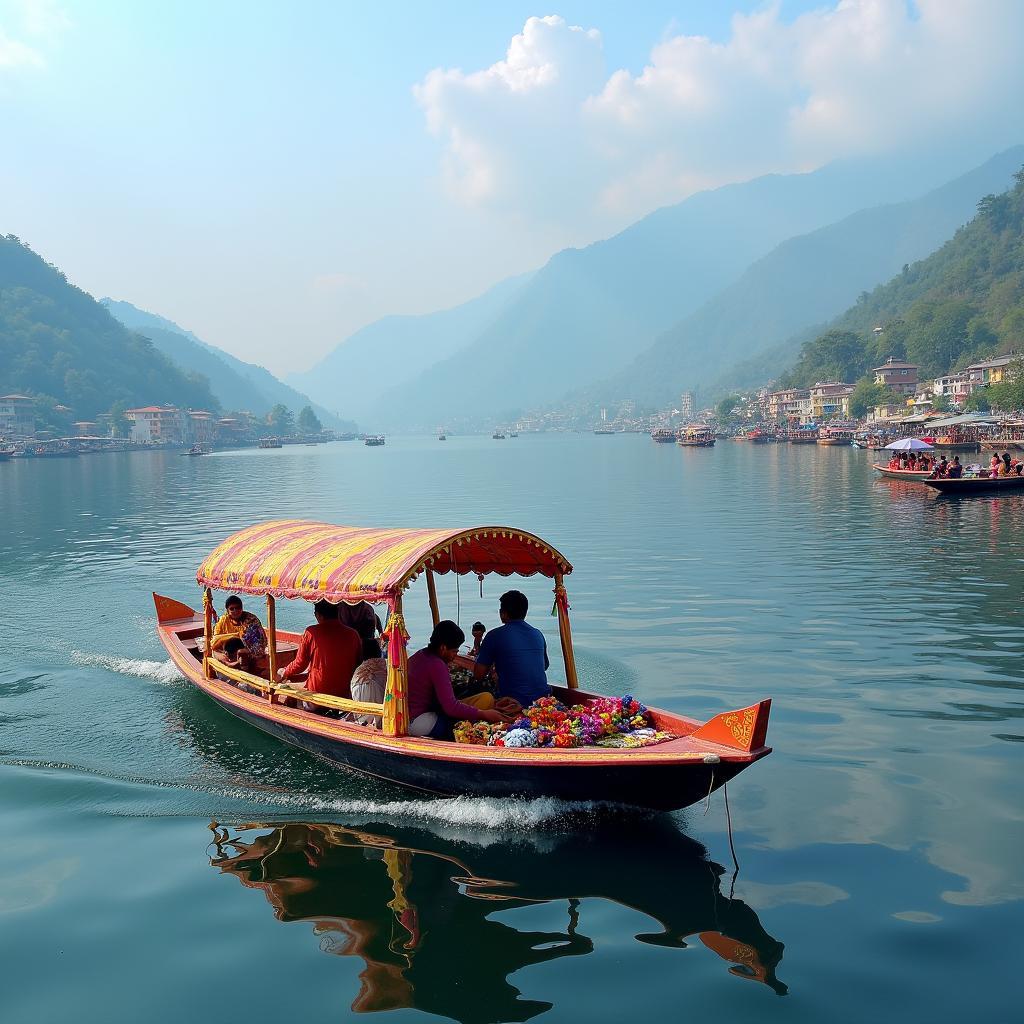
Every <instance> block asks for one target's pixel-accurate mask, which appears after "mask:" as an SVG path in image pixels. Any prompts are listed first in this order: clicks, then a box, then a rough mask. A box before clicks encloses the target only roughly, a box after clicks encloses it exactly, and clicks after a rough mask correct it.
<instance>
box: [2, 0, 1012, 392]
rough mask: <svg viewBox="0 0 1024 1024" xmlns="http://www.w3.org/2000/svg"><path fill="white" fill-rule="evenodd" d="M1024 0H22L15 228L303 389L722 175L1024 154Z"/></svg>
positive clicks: (6, 73)
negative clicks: (429, 315)
mask: <svg viewBox="0 0 1024 1024" xmlns="http://www.w3.org/2000/svg"><path fill="white" fill-rule="evenodd" d="M1021 39H1024V2H1021V0H916V2H911V0H838V2H836V0H832V2H818V3H814V2H801V0H793V2H787V0H780V2H775V3H763V2H757V3H752V2H751V3H743V2H738V0H732V2H729V0H706V2H705V0H689V2H687V0H676V2H662V0H650V2H643V3H632V4H629V3H625V2H620V3H612V2H607V0H592V2H587V3H583V2H554V0H552V3H551V5H550V6H546V7H536V6H527V5H524V4H521V3H514V2H508V3H506V2H500V0H495V2H490V3H487V4H481V3H472V2H470V0H462V2H452V0H445V2H425V0H406V2H404V3H398V2H389V0H383V2H375V3H373V4H368V3H347V2H340V0H336V2H323V3H321V2H311V0H310V2H302V0H298V2H295V3H291V4H287V5H286V4H284V3H281V2H278V3H268V2H262V0H245V2H240V0H220V2H209V0H208V2H194V0H165V2H158V0H147V2H145V3H137V2H130V0H83V2H75V0H67V2H61V0H0V233H3V234H14V235H17V236H18V237H20V238H21V239H22V240H23V241H24V242H26V243H27V244H29V245H30V246H31V247H32V248H33V249H34V250H35V251H36V252H38V253H40V254H41V255H42V256H43V257H44V258H45V259H46V260H47V261H49V262H51V263H53V264H55V265H56V266H58V267H60V268H61V269H62V270H63V271H64V272H65V273H66V274H67V276H68V278H69V280H71V281H72V282H73V283H75V284H77V285H79V286H80V287H82V288H84V289H86V290H87V291H89V292H90V293H92V294H93V295H95V296H97V297H100V296H106V295H109V296H111V297H113V298H117V299H124V300H127V301H129V302H132V303H134V304H135V305H137V306H139V307H141V308H143V309H147V310H150V311H152V312H155V313H159V314H160V315H162V316H165V317H168V318H170V319H172V320H174V321H176V322H177V323H179V324H181V325H182V326H183V327H186V328H187V329H189V330H192V331H193V332H195V333H196V334H197V335H199V336H200V337H201V338H203V339H204V340H206V341H208V342H210V343H212V344H215V345H218V346H220V347H221V348H224V349H226V350H227V351H229V352H231V353H232V354H234V355H236V356H239V357H240V358H243V359H247V360H249V361H252V362H258V363H261V364H263V365H265V366H267V367H268V368H269V369H271V370H272V371H273V372H275V373H278V374H279V375H283V374H285V373H287V372H289V371H293V370H305V369H308V368H309V367H310V366H311V365H313V364H314V363H315V362H316V361H317V360H318V359H319V358H321V357H322V356H324V355H325V354H326V353H327V352H328V351H329V350H330V349H332V348H333V347H334V346H335V345H337V344H338V343H339V342H341V341H343V340H344V339H345V338H346V337H348V336H349V335H350V334H351V333H352V332H353V331H354V330H356V329H358V328H359V327H361V326H363V325H365V324H367V323H369V322H371V321H373V320H376V319H378V318H379V317H381V316H384V315H388V314H393V313H423V312H430V311H433V310H437V309H442V308H447V307H449V306H452V305H456V304H458V303H459V302H462V301H465V300H467V299H469V298H472V297H473V296H475V295H477V294H479V293H481V292H482V291H484V290H485V289H486V288H488V287H490V286H491V285H492V284H495V283H497V282H498V281H500V280H502V279H504V278H506V277H508V276H511V275H513V274H517V273H521V272H523V271H526V270H531V269H534V268H536V267H539V266H541V265H543V263H544V262H545V261H546V260H547V259H548V258H549V257H550V256H551V255H552V254H553V253H555V252H557V251H558V250H559V249H562V248H564V247H566V246H581V245H586V244H588V243H590V242H593V241H595V240H597V239H600V238H603V237H607V236H609V235H611V234H614V233H615V232H616V231H618V230H621V229H622V228H624V227H626V226H628V225H629V224H630V223H633V222H634V221H636V220H637V219H639V218H640V217H642V216H644V215H645V214H647V213H649V212H650V211H652V210H654V209H656V208H658V207H660V206H663V205H666V204H669V203H673V202H678V201H681V200H682V199H684V198H685V197H686V196H688V195H690V194H692V193H693V192H695V191H698V190H700V189H703V188H710V187H715V186H717V185H721V184H725V183H728V182H733V181H744V180H748V179H750V178H752V177H755V176H757V175H759V174H764V173H770V172H797V171H804V170H811V169H814V168H815V167H818V166H821V165H822V164H824V163H827V162H829V161H830V160H834V159H841V158H844V157H865V156H867V157H870V156H871V155H874V154H886V153H892V152H896V151H900V150H906V149H912V148H914V147H920V148H929V147H947V148H952V149H955V150H956V151H957V152H962V153H963V159H964V169H966V168H967V167H969V166H971V164H972V163H978V162H981V161H982V160H983V159H985V158H986V157H987V156H990V155H991V154H992V153H994V152H996V151H998V150H1000V149H1003V148H1006V147H1007V146H1010V145H1013V144H1016V143H1019V142H1021V141H1024V116H1022V111H1024V102H1022V101H1024V61H1022V60H1021V59H1020V55H1019V52H1018V51H1019V43H1020V40H1021Z"/></svg>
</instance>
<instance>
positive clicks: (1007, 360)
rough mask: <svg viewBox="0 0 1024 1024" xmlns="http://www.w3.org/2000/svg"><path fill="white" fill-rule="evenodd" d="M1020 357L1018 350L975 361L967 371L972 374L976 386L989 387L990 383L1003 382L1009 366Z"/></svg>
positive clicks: (972, 380)
mask: <svg viewBox="0 0 1024 1024" xmlns="http://www.w3.org/2000/svg"><path fill="white" fill-rule="evenodd" d="M1020 358H1021V357H1020V356H1019V355H1018V354H1017V353H1016V352H1011V353H1010V354H1009V355H1005V356H997V357H996V358H995V359H985V360H983V361H982V362H980V363H974V364H972V365H971V366H968V367H967V369H966V371H965V372H966V373H968V374H970V377H971V382H972V383H973V384H974V386H975V387H982V388H987V387H988V386H989V384H1000V383H1002V381H1003V380H1004V379H1005V378H1006V372H1007V368H1008V367H1009V366H1010V364H1011V363H1015V362H1017V360H1018V359H1020Z"/></svg>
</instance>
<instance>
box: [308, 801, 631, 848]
mask: <svg viewBox="0 0 1024 1024" xmlns="http://www.w3.org/2000/svg"><path fill="white" fill-rule="evenodd" d="M307 807H309V809H311V810H317V811H328V812H330V813H333V814H339V815H344V816H346V817H347V816H353V817H359V818H361V819H363V820H364V821H366V820H380V821H388V822H394V821H406V822H415V823H417V824H423V825H427V826H430V825H440V826H444V827H445V828H456V829H466V830H469V831H472V832H476V831H477V830H482V831H483V832H484V833H485V834H487V833H492V832H493V833H503V834H504V836H503V837H504V838H507V835H508V833H510V832H513V833H519V832H524V831H525V832H531V831H544V830H546V829H550V828H552V827H553V826H560V825H568V824H570V823H572V822H577V823H578V821H579V819H581V818H587V817H592V816H593V815H596V814H600V813H607V812H609V811H612V810H615V809H616V808H615V806H614V805H611V804H602V803H597V802H593V801H590V802H585V803H569V802H566V801H563V800H555V799H552V798H550V797H541V798H538V799H535V800H526V799H523V800H516V799H497V798H495V797H471V796H455V797H437V798H435V799H425V798H424V799H412V800H381V801H377V800H332V799H326V800H324V799H319V798H313V799H312V800H309V801H308V803H307ZM620 810H621V809H620ZM475 841H476V842H479V838H477V837H475Z"/></svg>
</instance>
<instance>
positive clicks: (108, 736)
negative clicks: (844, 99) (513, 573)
mask: <svg viewBox="0 0 1024 1024" xmlns="http://www.w3.org/2000/svg"><path fill="white" fill-rule="evenodd" d="M869 460H870V453H863V452H858V451H856V450H854V449H839V448H817V447H809V446H808V447H793V446H785V445H781V446H768V445H766V446H750V445H745V444H736V443H729V442H720V443H719V445H718V446H717V447H716V448H715V449H714V450H711V451H706V450H689V451H687V450H681V449H678V448H677V447H676V446H674V445H671V446H669V445H655V444H652V443H651V441H650V440H649V439H648V438H646V437H643V436H639V435H615V436H600V437H597V436H592V435H585V436H523V437H520V438H518V439H509V440H507V441H504V442H499V441H492V440H490V439H489V438H451V439H450V440H449V441H448V442H446V443H445V444H439V443H438V442H437V441H436V440H433V439H408V440H401V439H389V441H388V444H387V446H386V447H384V448H379V449H370V448H365V447H364V446H362V445H358V444H334V445H327V446H320V447H316V448H307V447H297V448H284V449H281V450H273V451H245V452H238V453H221V454H216V455H212V456H209V457H205V458H201V459H190V458H181V457H179V456H177V455H174V454H154V455H147V454H141V453H139V454H134V453H133V454H121V455H96V456H88V457H83V458H80V459H77V460H67V461H63V460H56V461H54V462H50V463H45V462H33V461H24V462H12V463H7V464H2V465H0V524H2V532H0V597H2V611H0V622H2V623H3V627H2V633H3V636H4V640H5V644H6V647H7V649H8V656H7V658H6V659H5V661H4V665H3V667H2V668H0V837H2V838H0V962H2V964H3V977H4V984H3V985H0V1020H2V1021H4V1022H5V1024H21V1022H26V1024H27V1022H30V1021H31V1022H39V1021H54V1022H56V1021H67V1020H103V1021H110V1022H121V1021H125V1022H128V1021H133V1022H134V1021H137V1020H140V1019H143V1018H145V1019H147V1020H149V1021H156V1022H163V1021H168V1022H170V1021H174V1022H179V1021H181V1020H189V1019H198V1020H214V1019H228V1018H229V1017H230V1019H240V1020H254V1021H261V1020H283V1019H295V1020H319V1019H323V1020H338V1019H346V1018H348V1017H349V1016H350V1015H353V1014H357V1013H363V1012H370V1011H388V1012H389V1014H390V1016H392V1017H394V1018H395V1019H401V1020H417V1019H418V1020H426V1019H427V1018H428V1017H433V1018H437V1017H440V1018H450V1019H455V1020H459V1021H473V1022H477V1021H479V1022H491V1021H524V1020H528V1019H543V1020H544V1021H545V1022H554V1021H570V1020H571V1021H578V1020H580V1019H583V1018H584V1017H589V1018H592V1019H595V1020H602V1021H604V1020H608V1021H613V1020H622V1019H625V1018H626V1017H627V1016H628V1015H630V1014H635V1013H636V1012H637V1011H641V1012H648V1013H650V1012H654V1013H657V1012H661V1011H665V1012H667V1013H671V1014H672V1016H673V1017H679V1016H682V1015H683V1014H684V1013H685V1015H686V1016H687V1017H691V1016H701V1017H707V1016H709V1015H711V1014H715V1015H716V1016H717V1015H720V1016H722V1017H723V1018H724V1019H726V1020H731V1021H738V1020H744V1021H745V1020H755V1019H757V1020H761V1021H787V1022H820V1021H822V1020H826V1019H827V1020H833V1021H863V1020H869V1019H891V1018H893V1017H895V1016H896V1015H897V1013H899V1014H901V1015H902V1016H903V1017H904V1019H908V1020H925V1019H931V1020H940V1021H947V1020H948V1021H952V1020H961V1019H962V1018H963V1017H964V1016H965V1015H966V1014H970V1015H971V1016H972V1017H976V1018H979V1019H985V1020H987V1021H990V1022H1002V1021H1019V1020H1020V1002H1019V993H1018V983H1017V977H1018V975H1019V959H1020V957H1019V951H1020V933H1021V927H1022V924H1024V912H1022V910H1024V903H1022V897H1024V876H1022V872H1021V867H1020V859H1021V851H1022V849H1024V828H1022V801H1021V796H1020V790H1021V783H1020V764H1021V757H1022V754H1024V745H1022V744H1024V721H1022V717H1024V699H1022V688H1024V669H1022V666H1024V661H1022V654H1024V631H1022V619H1021V585H1020V581H1021V569H1022V556H1021V545H1020V538H1021V527H1022V525H1024V497H1020V496H1005V497H1000V498H996V499H990V498H984V497H981V498H973V499H959V500H957V499H953V500H950V499H936V498H934V497H932V496H931V495H930V493H926V492H925V491H924V489H923V488H919V487H917V486H914V485H911V484H904V483H886V482H881V481H876V480H873V479H872V472H871V469H870V465H869ZM282 516H300V517H307V518H318V519H326V520H330V521H333V522H339V523H351V524H367V525H371V524H372V525H395V526H447V525H452V526H460V527H461V526H466V525H482V524H492V523H510V524H514V525H516V526H520V527H523V528H525V529H528V530H531V531H533V532H535V533H538V534H540V535H541V536H543V537H545V538H546V539H548V540H550V541H551V542H552V543H554V544H556V545H557V546H558V547H559V548H560V549H561V550H562V551H563V552H565V553H566V555H567V556H568V557H569V558H570V560H571V561H572V562H573V563H574V565H575V567H576V568H575V571H574V572H573V573H572V575H571V576H570V577H569V578H568V580H567V584H568V589H569V596H570V601H571V602H572V608H573V610H572V615H573V624H574V633H575V638H576V643H577V659H578V663H579V666H580V671H581V677H582V680H583V682H584V684H585V685H587V686H588V687H589V688H591V689H596V690H599V691H602V692H606V693H622V692H625V691H631V692H634V693H637V694H639V695H640V696H641V697H642V698H643V699H645V700H647V701H648V702H650V703H654V704H658V705H661V706H664V707H668V708H671V709H675V710H679V711H683V712H686V713H689V714H692V715H694V716H697V717H704V716H708V715H711V714H713V713H716V712H718V711H721V710H723V709H725V708H729V707H739V706H743V705H745V704H749V703H751V702H753V701H754V700H756V699H759V698H761V697H765V696H771V697H773V698H774V699H775V704H774V708H773V715H772V724H771V728H770V731H769V741H770V742H771V743H772V744H773V745H774V747H775V753H774V754H773V755H772V756H771V757H769V758H768V759H766V760H765V761H763V762H760V763H758V764H757V765H755V766H754V767H752V768H751V769H750V770H749V771H748V772H746V773H744V774H743V775H742V776H740V778H739V779H737V780H736V781H735V782H734V783H733V784H732V785H731V786H730V792H729V804H730V806H729V810H730V812H731V820H732V839H733V843H734V845H735V850H736V857H737V860H738V863H739V870H738V873H737V871H736V866H735V865H734V862H733V857H732V855H731V853H730V844H729V833H728V827H727V825H728V823H727V817H726V808H725V802H724V799H723V796H722V794H721V793H719V794H716V795H715V796H714V797H712V799H711V801H710V805H709V806H708V807H707V808H705V807H704V806H700V807H695V808H691V809H689V810H688V811H685V812H681V813H678V814H674V815H661V816H651V817H636V816H629V815H621V814H614V813H611V812H609V811H607V810H602V809H594V808H591V809H582V810H580V809H576V808H570V807H566V806H562V805H558V804H556V803H553V802H548V801H536V802H523V803H517V802H515V801H494V800H474V799H425V798H422V797H419V796H415V795H410V794H408V793H405V792H403V791H401V790H399V789H397V788H392V787H389V786H387V785H385V784H382V783H377V782H371V781H367V780H364V779H360V778H358V777H355V776H351V775H347V774H345V773H343V772H341V771H338V770H335V769H332V768H331V767H329V766H327V765H325V764H323V763H321V762H319V761H317V760H315V759H313V758H311V757H309V756H307V755H305V754H303V753H301V752H299V751H296V750H292V749H291V748H288V747H285V746H283V745H282V744H280V743H278V742H276V741H273V740H271V739H270V738H268V737H265V736H264V735H263V734H261V733H259V732H257V731H255V730H253V729H251V728H249V727H247V726H245V725H242V724H241V723H238V722H236V721H235V720H234V719H232V718H231V717H229V716H228V715H227V714H226V713H224V712H222V711H221V710H219V709H218V708H217V707H216V706H215V705H214V704H213V703H212V702H210V701H208V700H207V699H206V698H204V697H202V696H201V695H199V694H197V693H195V692H193V691H192V690H191V689H190V688H189V687H188V685H187V684H186V683H185V682H184V681H183V680H182V679H181V678H180V677H179V676H178V675H177V674H176V672H175V671H174V670H173V669H172V667H171V665H170V663H169V662H168V660H167V659H166V657H165V656H164V654H163V649H162V647H161V646H160V644H159V643H158V642H157V640H156V637H155V635H154V632H153V622H152V614H151V602H150V596H149V595H150V591H151V590H154V589H156V590H160V591H162V592H164V593H167V594H170V595H172V596H175V597H178V598H180V599H182V600H186V601H188V602H190V603H193V604H197V603H198V600H199V595H198V590H197V588H196V586H195V583H194V581H193V574H194V571H195V567H196V565H197V564H198V563H199V561H200V560H201V559H202V557H203V555H205V554H206V553H207V552H208V551H209V550H210V549H211V548H212V547H213V546H214V544H215V543H216V542H217V541H218V540H219V539H221V538H222V537H223V536H224V535H225V534H227V533H228V532H231V531H232V530H234V529H235V528H237V527H239V526H241V525H244V524H247V523H250V522H253V521H257V520H260V519H265V518H272V517H282ZM502 582H503V581H501V580H500V579H497V578H492V579H488V580H486V581H485V582H484V584H483V596H482V597H481V594H480V587H479V584H478V583H477V582H476V580H475V579H468V580H466V579H463V580H462V581H461V582H460V583H459V584H458V586H456V585H455V583H454V582H453V581H451V580H443V581H442V582H441V585H440V587H439V591H440V598H441V602H442V613H443V614H445V615H450V616H452V617H455V616H456V614H458V615H459V617H460V618H461V621H462V623H463V625H466V624H468V623H470V622H472V621H473V620H474V619H476V618H482V619H483V620H484V621H485V622H486V623H488V624H489V625H496V624H497V614H496V612H497V598H498V595H499V594H500V593H501V591H502V590H503V589H504V587H503V586H502ZM550 586H551V585H550V582H549V581H539V580H532V581H526V582H525V583H524V584H523V589H524V590H526V592H527V593H528V595H529V596H530V598H531V601H532V610H531V616H530V618H531V620H532V621H533V622H534V623H536V624H537V625H538V626H540V627H541V628H543V629H544V630H545V631H546V632H547V633H548V635H549V638H550V639H549V643H550V645H551V646H552V647H553V649H555V650H557V647H558V644H557V639H556V638H557V630H556V628H555V620H553V619H551V618H550V617H548V614H547V613H548V610H549V609H550V606H551V593H550ZM417 598H420V599H421V600H417ZM251 603H252V604H253V606H254V607H256V602H251ZM257 610H259V609H258V608H257ZM407 610H408V612H409V624H410V629H411V630H412V632H413V644H416V643H417V642H423V641H424V640H425V636H426V634H427V632H428V622H429V613H428V611H427V607H426V598H425V595H423V594H418V593H417V592H416V591H415V590H414V591H413V592H411V593H410V596H409V598H408V599H407ZM307 615H308V608H306V607H304V606H303V607H294V606H293V607H287V608H285V609H284V610H283V611H282V614H281V618H282V619H283V621H284V623H285V624H287V625H296V626H300V625H302V624H303V623H305V622H306V621H308V619H307ZM554 675H557V673H553V676H554Z"/></svg>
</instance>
